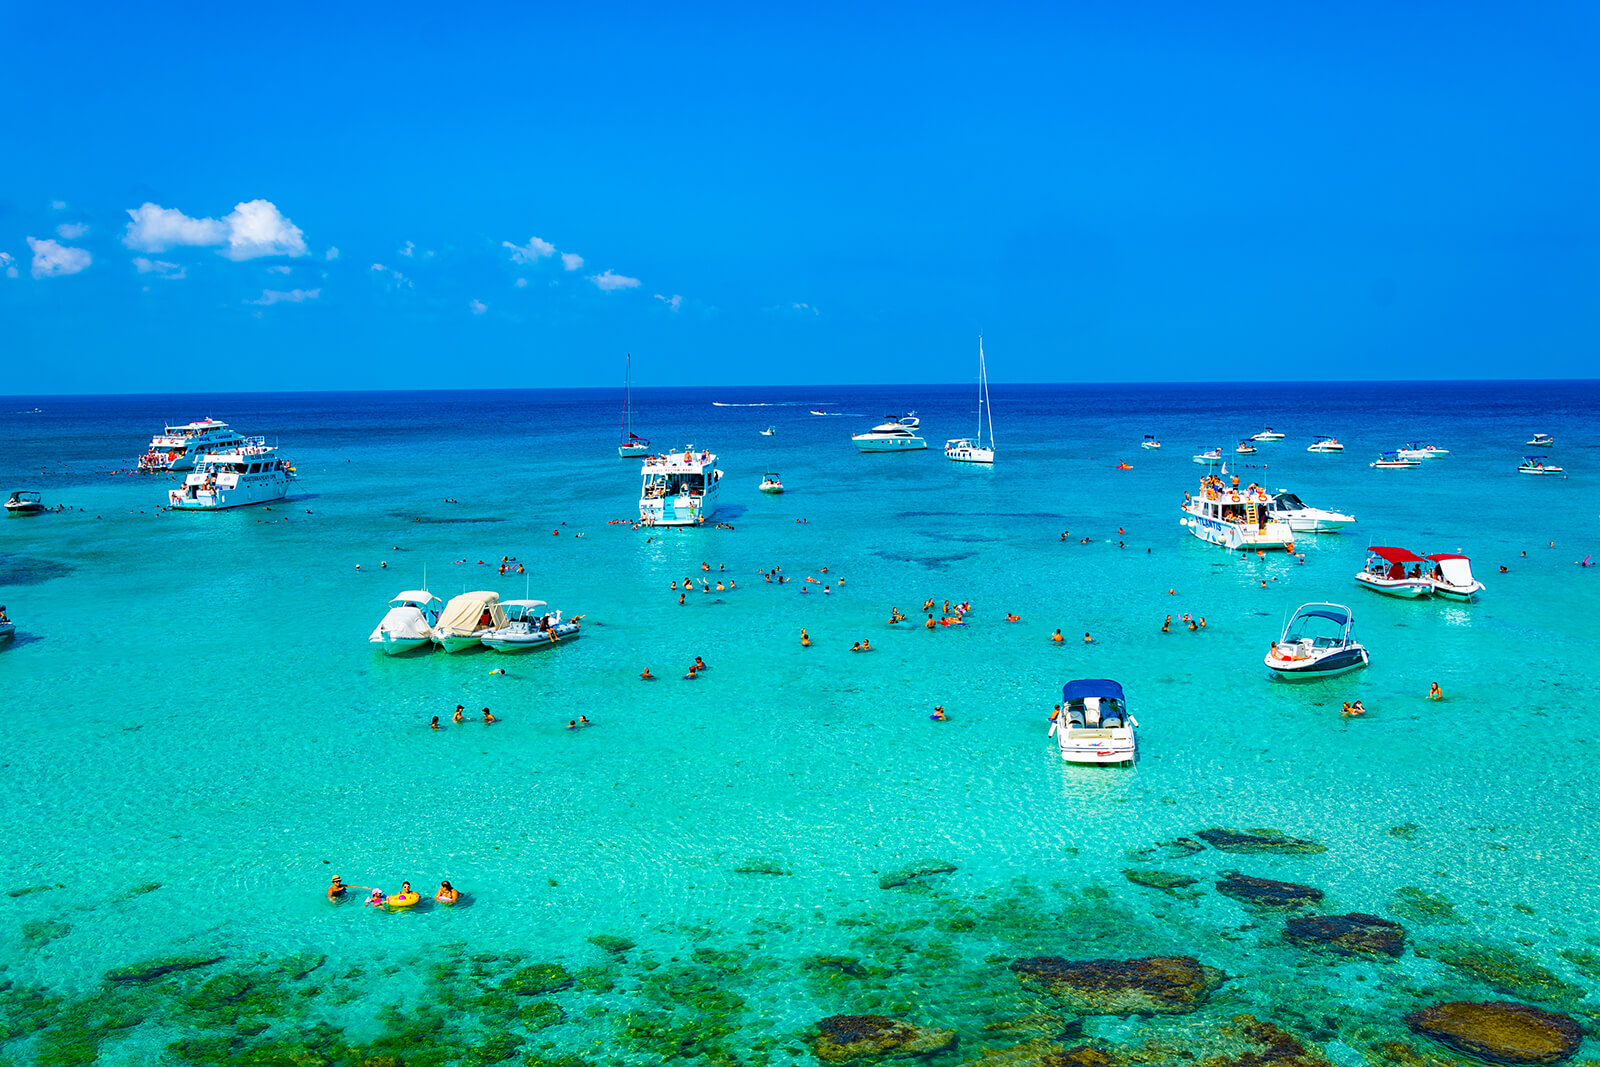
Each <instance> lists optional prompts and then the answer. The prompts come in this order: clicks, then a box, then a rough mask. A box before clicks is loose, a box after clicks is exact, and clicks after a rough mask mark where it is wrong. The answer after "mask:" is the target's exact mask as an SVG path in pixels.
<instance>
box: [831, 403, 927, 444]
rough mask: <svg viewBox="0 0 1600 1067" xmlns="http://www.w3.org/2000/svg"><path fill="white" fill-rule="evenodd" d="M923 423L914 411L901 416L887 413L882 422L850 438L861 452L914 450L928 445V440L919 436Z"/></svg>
mask: <svg viewBox="0 0 1600 1067" xmlns="http://www.w3.org/2000/svg"><path fill="white" fill-rule="evenodd" d="M921 425H922V420H920V419H918V418H917V416H916V414H915V413H914V412H913V413H912V414H909V415H901V416H900V417H899V418H896V417H895V416H893V415H886V416H884V419H883V421H882V422H881V423H879V424H878V425H876V426H874V427H873V428H872V429H870V430H868V431H867V432H866V433H858V434H854V435H852V436H851V438H850V440H852V441H854V442H855V445H856V449H857V450H858V451H861V452H914V451H916V450H917V449H919V448H927V447H928V442H927V441H925V440H923V439H922V438H921V437H918V436H917V429H918V428H919V427H920V426H921Z"/></svg>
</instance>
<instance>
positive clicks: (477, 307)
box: [467, 300, 489, 315]
mask: <svg viewBox="0 0 1600 1067" xmlns="http://www.w3.org/2000/svg"><path fill="white" fill-rule="evenodd" d="M467 307H469V308H471V309H472V313H473V314H474V315H482V314H483V313H484V312H485V311H488V310H489V305H488V304H485V303H484V302H483V301H482V300H474V301H472V303H470V304H468V305H467Z"/></svg>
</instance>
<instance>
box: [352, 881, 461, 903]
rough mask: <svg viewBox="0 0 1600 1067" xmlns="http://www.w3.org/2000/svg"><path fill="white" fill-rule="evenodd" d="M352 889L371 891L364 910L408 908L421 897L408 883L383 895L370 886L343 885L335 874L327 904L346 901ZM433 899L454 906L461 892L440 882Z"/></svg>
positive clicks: (446, 883) (379, 890)
mask: <svg viewBox="0 0 1600 1067" xmlns="http://www.w3.org/2000/svg"><path fill="white" fill-rule="evenodd" d="M352 889H367V890H370V891H371V893H372V895H371V896H369V897H368V898H367V899H366V902H365V903H364V904H363V905H362V907H365V908H383V907H394V908H409V907H411V906H412V905H414V904H416V903H417V902H418V901H420V900H421V899H422V895H421V894H420V893H418V892H417V891H416V890H414V889H412V888H411V883H410V882H402V883H401V884H400V891H399V892H398V893H389V894H385V893H384V891H383V890H381V889H378V888H376V887H374V886H370V885H345V883H344V881H343V880H342V879H341V878H340V877H339V876H338V875H337V874H336V875H334V876H333V882H332V884H330V885H329V886H328V901H329V903H332V904H339V903H343V902H344V900H345V899H346V896H345V894H346V893H347V892H348V891H349V890H352ZM433 899H434V900H436V901H438V902H439V903H440V904H454V903H455V902H456V901H458V900H460V899H461V892H460V890H458V889H456V887H455V886H453V885H451V884H450V883H449V882H447V881H446V882H440V883H439V891H438V892H437V893H435V894H434V895H433Z"/></svg>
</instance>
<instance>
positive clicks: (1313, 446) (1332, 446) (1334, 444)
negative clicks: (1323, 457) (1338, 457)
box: [1306, 434, 1344, 452]
mask: <svg viewBox="0 0 1600 1067" xmlns="http://www.w3.org/2000/svg"><path fill="white" fill-rule="evenodd" d="M1306 451H1307V452H1343V451H1344V445H1342V444H1341V443H1340V442H1339V439H1338V438H1337V437H1329V436H1328V435H1327V434H1318V435H1317V439H1316V440H1315V441H1313V442H1311V443H1310V444H1309V445H1307V446H1306Z"/></svg>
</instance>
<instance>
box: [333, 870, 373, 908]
mask: <svg viewBox="0 0 1600 1067" xmlns="http://www.w3.org/2000/svg"><path fill="white" fill-rule="evenodd" d="M365 888H367V887H366V886H364V885H355V886H347V885H345V884H344V882H343V881H341V880H340V878H339V876H338V875H337V874H336V875H334V876H333V884H332V885H330V886H328V899H329V900H331V901H333V902H334V903H338V902H339V901H341V900H343V899H344V892H345V890H346V889H365Z"/></svg>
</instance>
